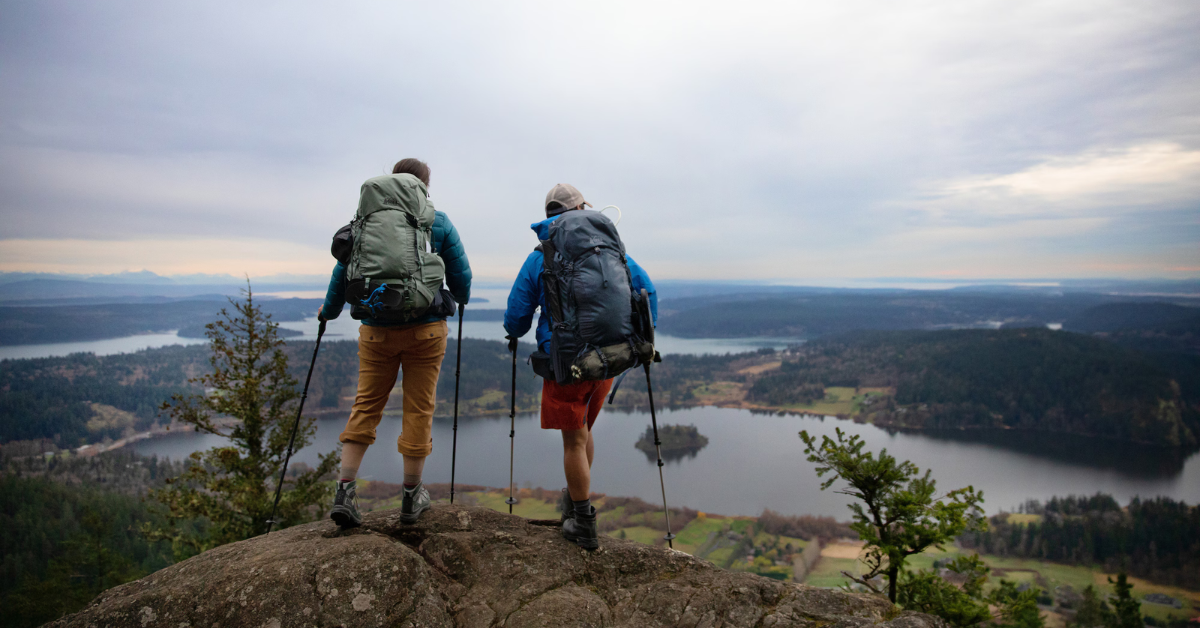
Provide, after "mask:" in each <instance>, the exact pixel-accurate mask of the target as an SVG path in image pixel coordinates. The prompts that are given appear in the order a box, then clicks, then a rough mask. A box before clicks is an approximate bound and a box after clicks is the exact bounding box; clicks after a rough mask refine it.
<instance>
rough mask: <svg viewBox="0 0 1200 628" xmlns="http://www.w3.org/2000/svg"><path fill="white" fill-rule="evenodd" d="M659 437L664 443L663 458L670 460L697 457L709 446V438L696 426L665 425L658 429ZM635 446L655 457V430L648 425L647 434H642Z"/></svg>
mask: <svg viewBox="0 0 1200 628" xmlns="http://www.w3.org/2000/svg"><path fill="white" fill-rule="evenodd" d="M658 437H659V440H660V441H662V454H663V457H664V458H670V459H675V458H680V457H682V456H684V455H685V454H691V455H695V454H696V452H698V451H700V450H701V449H703V448H704V446H705V445H708V437H707V436H705V435H703V434H701V433H700V430H698V429H696V426H695V425H663V426H661V427H659V428H658ZM634 446H635V447H637V448H638V449H640V450H642V451H644V452H646V454H647V455H651V456H653V455H654V453H655V451H654V428H652V427H651V426H649V425H647V426H646V433H645V434H642V437H641V438H639V439H638V442H637V444H636V445H634Z"/></svg>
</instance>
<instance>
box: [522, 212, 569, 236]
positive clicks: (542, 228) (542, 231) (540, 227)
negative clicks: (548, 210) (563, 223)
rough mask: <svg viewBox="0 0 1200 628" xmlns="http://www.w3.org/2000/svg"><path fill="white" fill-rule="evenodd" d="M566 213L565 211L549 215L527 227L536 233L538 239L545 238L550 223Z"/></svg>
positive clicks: (547, 234)
mask: <svg viewBox="0 0 1200 628" xmlns="http://www.w3.org/2000/svg"><path fill="white" fill-rule="evenodd" d="M566 213H567V212H563V213H562V214H559V215H557V216H551V217H549V218H547V219H545V220H543V221H541V222H535V223H533V224H532V225H529V228H530V229H533V232H534V233H536V234H537V237H538V239H539V240H545V239H546V238H549V237H550V223H552V222H554V221H555V220H558V219H559V218H562V217H563V215H564V214H566Z"/></svg>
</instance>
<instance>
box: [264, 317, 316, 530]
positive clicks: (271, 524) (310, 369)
mask: <svg viewBox="0 0 1200 628" xmlns="http://www.w3.org/2000/svg"><path fill="white" fill-rule="evenodd" d="M325 322H326V321H325V319H321V324H320V326H318V327H317V342H316V344H315V345H313V357H312V362H310V363H309V365H308V377H306V378H304V392H303V393H302V394H301V395H300V407H299V408H296V422H295V423H293V424H292V437H291V438H289V439H288V448H287V456H284V458H283V470H282V471H280V472H279V482H278V483H277V484H275V505H273V506H271V518H270V519H267V534H270V533H271V528H273V527H275V524H276V523H278V522H277V521H275V513H276V511H277V510H279V497H280V496H281V495H282V494H283V478H284V476H285V475H287V468H288V462H290V461H291V459H292V447H293V446H294V445H295V444H296V431H297V430H299V429H300V413H302V412H304V400H305V399H308V384H309V382H311V381H312V374H313V367H315V366H316V365H317V351H320V350H321V336H324V335H325Z"/></svg>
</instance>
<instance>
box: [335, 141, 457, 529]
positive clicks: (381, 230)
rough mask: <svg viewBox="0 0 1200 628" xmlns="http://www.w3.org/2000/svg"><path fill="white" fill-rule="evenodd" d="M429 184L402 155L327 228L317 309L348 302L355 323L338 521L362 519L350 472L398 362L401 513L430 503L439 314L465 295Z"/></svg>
mask: <svg viewBox="0 0 1200 628" xmlns="http://www.w3.org/2000/svg"><path fill="white" fill-rule="evenodd" d="M428 190H429V166H428V165H426V164H425V163H423V162H421V161H420V160H417V159H412V158H409V159H402V160H400V161H399V162H397V163H396V165H395V167H394V168H392V174H390V175H383V176H380V177H374V178H372V179H368V180H367V182H366V183H363V186H362V191H361V195H360V198H359V205H358V212H357V213H356V215H355V220H354V222H352V223H351V224H350V225H347V226H346V227H343V228H342V230H341V231H339V232H338V235H337V236H335V237H334V256H335V257H337V258H338V263H337V265H335V266H334V267H333V276H332V277H331V278H330V280H329V289H328V291H327V292H326V294H325V303H324V304H322V305H321V308H320V309H319V310H318V311H317V317H318V318H320V319H323V320H331V319H334V318H337V317H338V315H339V314H341V312H342V307H343V305H345V304H346V303H347V302H349V303H350V305H351V311H350V315H351V316H353V317H354V318H355V319H359V320H362V322H363V324H362V325H361V326H360V327H359V333H358V393H357V395H355V397H354V407H353V408H352V409H351V410H350V419H349V421H347V422H346V429H345V431H343V432H342V434H341V436H340V438H339V440H340V441H341V442H342V469H341V474H340V476H339V479H338V481H337V491H336V493H335V495H334V498H333V508H332V510H331V511H330V513H329V517H330V518H331V519H333V520H334V521H335V522H337V524H338V525H339V526H341V527H342V528H351V527H354V526H357V525H359V524H360V523H362V515H361V514H360V513H359V511H358V497H357V487H356V483H355V480H356V478H357V477H358V468H359V465H361V464H362V459H363V455H364V454H365V453H366V451H367V447H368V446H370V445H371V444H372V443H374V442H375V428H376V426H378V425H379V420H380V418H382V416H383V408H384V406H385V405H387V402H388V395H389V394H390V393H391V391H392V387H393V386H395V384H396V375H397V373H398V372H399V371H403V375H402V385H403V387H404V388H403V390H404V425H403V430H402V432H401V433H400V438H399V439H398V442H397V444H396V447H397V449H398V450H399V451H400V453H401V454H402V455H403V456H404V494H403V499H402V500H401V505H400V520H401V521H402V522H403V523H414V522H416V520H417V517H418V516H419V515H420V514H421V513H422V512H424V511H425V510H426V509H428V508H429V503H430V499H429V491H428V490H426V488H425V486H424V485H423V484H422V482H421V472H422V470H423V469H424V467H425V458H426V456H428V455H429V453H430V452H431V451H432V450H433V439H432V438H431V436H430V434H431V431H432V428H433V409H434V403H435V401H436V398H437V382H438V374H439V372H440V371H441V369H442V358H443V356H444V355H445V354H446V337H447V333H448V328H447V326H446V317H447V316H450V315H451V314H453V313H454V310H455V307H456V306H455V302H457V303H462V304H464V305H465V304H466V303H467V301H468V300H469V299H470V296H471V265H470V264H469V263H468V261H467V254H466V251H465V250H464V249H463V244H462V240H461V239H460V238H459V237H458V231H457V230H455V228H454V225H453V224H452V223H451V222H450V218H449V217H448V216H447V215H446V214H444V213H442V212H440V211H436V210H434V207H433V201H431V200H430V199H429V192H428ZM339 239H341V240H340V242H339ZM356 245H357V246H356ZM339 246H340V249H339ZM443 277H444V278H445V283H446V286H448V287H449V290H448V291H447V290H446V288H444V287H442V279H443Z"/></svg>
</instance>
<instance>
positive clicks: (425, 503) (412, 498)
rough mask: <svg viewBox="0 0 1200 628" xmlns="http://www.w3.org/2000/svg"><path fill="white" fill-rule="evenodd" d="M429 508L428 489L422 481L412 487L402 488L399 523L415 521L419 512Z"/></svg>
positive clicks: (419, 514)
mask: <svg viewBox="0 0 1200 628" xmlns="http://www.w3.org/2000/svg"><path fill="white" fill-rule="evenodd" d="M426 510H429V491H428V490H426V489H425V483H424V482H422V483H420V484H418V485H416V486H414V487H413V488H406V489H404V499H403V500H402V501H401V502H400V523H416V522H417V517H419V516H421V513H423V512H425V511H426Z"/></svg>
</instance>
